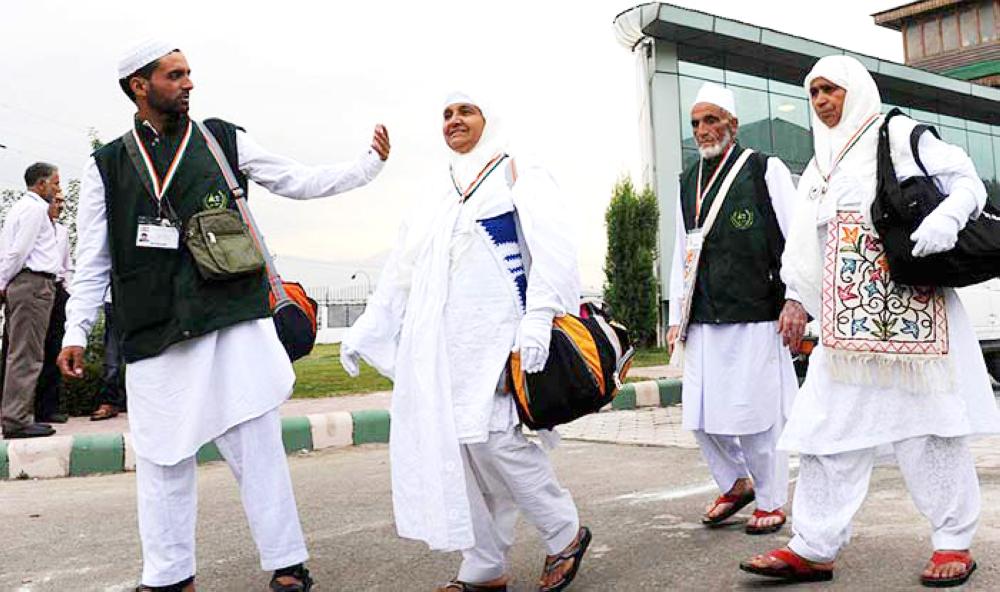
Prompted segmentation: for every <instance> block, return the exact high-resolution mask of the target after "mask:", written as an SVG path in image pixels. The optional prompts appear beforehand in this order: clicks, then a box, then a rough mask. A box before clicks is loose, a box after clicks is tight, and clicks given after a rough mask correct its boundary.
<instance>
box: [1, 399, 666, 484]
mask: <svg viewBox="0 0 1000 592" xmlns="http://www.w3.org/2000/svg"><path fill="white" fill-rule="evenodd" d="M680 400H681V381H680V380H676V379H659V380H647V381H642V382H630V383H627V384H625V385H623V386H622V388H621V390H620V391H619V392H618V395H617V396H616V397H615V399H614V400H613V401H612V403H611V408H613V409H635V408H636V407H655V406H662V407H666V406H669V405H676V404H678V403H680ZM389 425H390V419H389V412H388V411H387V410H385V409H369V410H364V411H352V412H350V413H348V412H346V411H337V412H333V413H321V414H313V415H307V416H304V417H286V418H283V419H282V420H281V439H282V442H283V443H284V446H285V450H286V452H289V453H292V452H297V451H300V450H322V449H325V448H341V447H347V446H357V445H360V444H369V443H385V442H388V441H389ZM221 459H222V455H221V454H219V450H218V448H217V447H216V446H215V444H214V443H212V442H209V443H208V444H206V445H204V446H202V447H201V449H200V450H199V451H198V454H197V460H198V463H204V462H209V461H214V460H221ZM134 470H135V450H134V449H133V447H132V437H131V434H128V433H126V434H78V435H76V436H53V437H50V438H40V439H33V440H16V441H14V440H11V441H2V442H0V479H17V478H28V479H34V478H51V477H67V476H69V475H74V476H77V475H90V474H95V473H120V472H123V471H134Z"/></svg>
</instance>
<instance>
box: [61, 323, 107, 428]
mask: <svg viewBox="0 0 1000 592" xmlns="http://www.w3.org/2000/svg"><path fill="white" fill-rule="evenodd" d="M103 367H104V313H103V312H102V313H101V314H100V316H99V317H98V319H97V322H96V323H94V329H93V330H92V331H91V332H90V338H89V339H88V341H87V352H86V355H85V356H84V366H83V377H82V378H76V379H69V378H63V381H62V393H61V394H60V397H59V407H60V408H61V409H62V412H63V413H68V414H70V415H73V416H79V415H90V414H91V413H92V412H93V411H94V409H95V408H96V407H97V405H96V404H95V402H94V401H95V399H96V397H97V393H98V392H100V390H101V373H102V371H103V369H104V368H103Z"/></svg>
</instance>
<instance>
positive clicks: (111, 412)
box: [90, 403, 119, 421]
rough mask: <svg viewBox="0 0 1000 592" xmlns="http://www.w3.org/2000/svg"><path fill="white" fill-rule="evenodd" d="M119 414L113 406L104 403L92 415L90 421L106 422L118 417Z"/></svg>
mask: <svg viewBox="0 0 1000 592" xmlns="http://www.w3.org/2000/svg"><path fill="white" fill-rule="evenodd" d="M118 413H119V411H118V408H117V407H115V406H114V405H111V404H110V403H103V404H102V405H101V406H100V407H98V408H97V409H96V410H94V412H93V413H91V414H90V421H104V420H105V419H111V418H112V417H118Z"/></svg>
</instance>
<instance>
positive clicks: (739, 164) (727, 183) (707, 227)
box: [701, 148, 754, 240]
mask: <svg viewBox="0 0 1000 592" xmlns="http://www.w3.org/2000/svg"><path fill="white" fill-rule="evenodd" d="M753 153H754V151H753V148H744V149H743V152H741V153H740V155H739V157H738V158H737V159H736V162H735V163H734V164H733V168H731V169H729V172H728V173H726V178H725V179H723V180H722V185H720V186H719V191H718V192H717V193H716V194H715V199H713V200H712V207H711V208H709V210H708V215H707V216H705V223H704V224H702V225H701V228H702V231H701V237H702V240H704V239H705V238H707V237H708V234H709V232H711V230H712V227H713V226H714V225H715V219H716V217H718V215H719V211H720V210H722V202H723V201H725V199H726V196H727V195H729V188H730V187H731V186H732V185H733V181H735V180H736V175H738V174H739V173H740V171H741V170H743V165H744V164H746V161H747V160H748V159H749V158H750V155H752V154H753Z"/></svg>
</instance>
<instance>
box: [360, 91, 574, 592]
mask: <svg viewBox="0 0 1000 592" xmlns="http://www.w3.org/2000/svg"><path fill="white" fill-rule="evenodd" d="M443 113H444V129H443V131H444V139H445V142H446V143H447V145H448V147H449V148H450V150H451V153H450V164H451V166H450V168H449V172H450V175H447V174H446V175H442V179H441V181H442V184H443V185H442V188H441V191H440V193H439V195H438V197H436V200H435V201H434V202H433V203H422V204H421V206H422V207H420V208H419V209H418V210H417V211H416V212H415V213H414V215H413V216H408V217H407V218H406V220H407V221H406V222H405V223H404V228H403V230H402V232H401V235H400V242H399V244H398V245H397V247H396V249H395V251H394V252H393V255H392V256H391V257H390V260H389V262H388V263H387V264H386V267H385V269H384V271H383V272H382V276H381V279H380V281H379V285H378V290H377V291H376V293H375V295H374V296H373V297H372V299H371V300H370V301H369V303H368V307H367V308H366V309H365V313H364V315H362V317H361V318H360V319H358V321H357V323H356V324H355V325H354V326H353V327H352V328H351V330H350V332H349V333H348V335H347V336H346V337H345V338H344V342H343V344H342V345H341V356H342V358H341V359H342V361H343V363H344V367H345V369H347V371H348V372H349V373H352V374H354V375H356V373H357V364H358V357H359V356H361V357H363V358H364V359H365V360H366V361H368V362H369V363H370V364H371V365H373V366H374V367H375V368H377V369H378V370H379V371H380V372H381V373H382V374H385V375H386V376H389V377H390V378H393V380H394V383H395V384H394V388H393V396H392V424H391V434H390V438H389V448H390V457H391V462H392V465H391V468H392V497H393V507H394V510H395V516H396V526H397V530H398V532H399V534H400V536H403V537H406V538H413V539H418V540H422V541H425V542H426V543H427V544H428V545H430V547H431V548H432V549H435V550H441V551H454V550H461V551H462V556H463V561H462V566H461V568H460V569H459V572H458V577H457V578H456V579H455V580H454V581H452V582H450V583H448V584H447V585H445V586H444V587H441V588H438V589H437V592H463V591H464V592H500V591H504V590H507V583H508V581H509V574H508V573H507V572H508V559H507V553H508V551H509V549H510V547H511V545H512V544H513V535H514V523H515V521H516V518H517V511H518V510H520V511H521V512H522V513H523V514H524V515H525V516H526V517H527V518H528V520H529V521H530V522H531V523H532V524H533V525H534V526H535V527H536V528H537V529H538V531H539V533H540V534H541V535H542V538H543V539H544V541H545V546H546V548H547V549H548V553H549V555H548V557H546V559H545V569H544V571H543V573H542V577H541V581H540V587H539V590H541V591H543V592H552V591H556V590H564V589H565V588H566V587H567V586H569V584H570V582H571V581H572V580H573V578H574V576H575V575H576V572H577V569H578V568H579V566H580V560H581V558H582V556H583V554H584V552H585V551H586V549H587V546H588V544H589V543H590V537H591V535H590V531H589V530H588V529H587V528H585V527H584V528H581V527H580V524H579V519H578V517H577V510H576V505H575V504H574V503H573V500H572V498H571V497H570V494H569V492H568V491H567V490H565V489H563V488H562V487H560V486H559V482H558V481H557V480H556V476H555V473H554V472H553V470H552V465H551V463H550V461H549V458H548V456H547V455H546V453H545V452H544V451H543V450H542V449H541V448H539V447H538V446H537V445H536V444H534V443H532V442H530V441H528V440H527V439H526V438H525V437H524V435H523V434H522V433H521V426H520V424H519V422H518V419H517V414H516V411H515V407H514V402H513V398H512V396H511V394H510V392H509V391H508V390H507V386H506V377H505V366H506V363H507V358H508V356H509V355H510V352H511V349H512V348H514V349H520V352H521V359H522V360H523V361H524V362H523V365H524V368H525V370H526V371H527V372H538V371H540V370H541V369H542V368H543V367H544V366H545V362H546V359H547V356H548V346H549V336H550V334H551V331H552V320H553V318H554V317H555V316H556V315H562V314H566V313H568V312H573V311H576V310H577V309H578V306H579V297H580V287H579V286H580V284H579V276H578V271H577V261H576V247H575V245H574V241H573V240H572V236H571V232H572V228H570V227H569V225H567V224H565V220H564V218H565V217H564V216H563V215H561V212H562V209H563V207H564V206H563V205H562V204H561V202H560V200H559V194H558V189H557V187H556V186H555V183H554V182H553V181H552V178H551V177H549V175H548V174H547V173H546V172H545V171H544V170H542V169H540V168H537V167H529V166H523V165H522V164H521V163H517V164H518V166H517V167H515V165H514V162H513V159H512V158H510V157H509V156H508V155H507V153H506V151H505V143H504V141H503V137H502V135H501V130H502V128H501V125H500V120H499V118H498V117H497V116H496V114H495V113H494V112H491V111H489V110H488V109H485V108H483V105H482V103H481V102H477V101H475V100H473V99H472V98H470V97H469V96H467V95H464V94H462V93H456V94H453V95H451V96H450V97H448V99H447V100H446V101H445V105H444V108H443ZM442 172H445V171H444V167H442ZM518 172H519V173H520V174H518ZM403 588H406V589H413V586H409V587H407V586H403Z"/></svg>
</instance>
